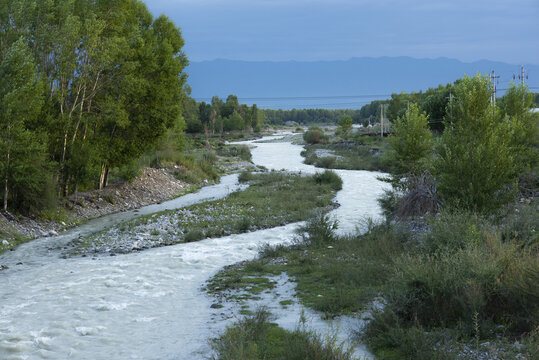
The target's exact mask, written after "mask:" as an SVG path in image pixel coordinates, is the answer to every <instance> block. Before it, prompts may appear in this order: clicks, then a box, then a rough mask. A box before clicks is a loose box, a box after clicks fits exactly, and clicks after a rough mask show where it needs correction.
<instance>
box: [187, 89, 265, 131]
mask: <svg viewBox="0 0 539 360" xmlns="http://www.w3.org/2000/svg"><path fill="white" fill-rule="evenodd" d="M184 117H185V121H186V123H187V129H186V131H187V132H188V133H202V132H205V133H206V134H208V133H211V134H215V133H219V134H222V133H223V132H228V131H244V130H246V131H254V132H260V129H261V127H262V125H263V124H264V112H263V111H262V110H260V109H258V107H257V106H256V104H253V106H247V105H245V104H240V103H239V101H238V97H237V96H235V95H229V96H228V97H227V98H226V101H223V100H222V99H220V98H219V97H218V96H214V97H213V98H212V100H211V103H210V104H207V103H206V102H197V101H196V100H194V99H192V98H188V99H187V101H186V102H185V110H184Z"/></svg>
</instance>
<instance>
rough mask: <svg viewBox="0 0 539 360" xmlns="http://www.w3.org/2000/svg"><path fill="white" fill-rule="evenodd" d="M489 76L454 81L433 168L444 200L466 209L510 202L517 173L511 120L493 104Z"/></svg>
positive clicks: (485, 207)
mask: <svg viewBox="0 0 539 360" xmlns="http://www.w3.org/2000/svg"><path fill="white" fill-rule="evenodd" d="M488 84H489V82H488V79H487V77H484V76H481V75H477V76H475V77H473V78H469V77H465V78H463V79H461V81H460V82H459V83H458V84H457V85H455V87H454V88H453V89H454V92H455V100H454V102H453V110H452V112H451V114H450V116H449V117H448V119H447V122H446V129H445V131H444V134H443V135H442V137H441V141H440V143H439V144H438V149H437V153H438V157H437V160H436V163H435V171H436V175H437V177H438V181H439V185H438V190H439V192H440V193H441V195H442V196H443V198H444V200H445V201H446V202H447V203H449V204H454V205H457V206H459V207H463V208H466V209H473V210H478V211H492V210H494V209H496V208H498V207H499V206H500V205H501V204H504V203H506V202H507V201H508V200H509V199H510V198H511V196H512V190H513V189H514V188H515V183H516V180H517V177H518V173H517V163H516V161H515V153H514V151H513V146H512V144H511V140H512V139H511V136H510V134H511V128H512V125H511V123H510V122H509V121H508V120H507V119H502V120H500V119H499V117H498V116H497V115H498V114H497V111H496V109H494V108H493V107H492V106H491V105H490V102H489V101H490V94H491V90H490V88H489V85H488Z"/></svg>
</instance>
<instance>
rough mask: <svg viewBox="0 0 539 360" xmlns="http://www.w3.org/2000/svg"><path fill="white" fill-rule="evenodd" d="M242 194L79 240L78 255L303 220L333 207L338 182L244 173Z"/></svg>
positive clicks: (330, 178)
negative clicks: (246, 185) (245, 187)
mask: <svg viewBox="0 0 539 360" xmlns="http://www.w3.org/2000/svg"><path fill="white" fill-rule="evenodd" d="M240 181H242V182H245V183H249V184H250V186H249V187H248V188H247V189H246V190H244V191H238V192H235V193H232V194H231V195H229V196H228V197H226V198H224V199H220V200H215V201H209V202H204V203H201V204H196V205H192V206H189V207H186V208H182V209H179V210H174V211H165V212H161V213H157V214H152V215H149V216H142V217H140V218H137V219H134V220H132V221H128V222H125V223H122V224H120V225H118V226H116V227H113V228H111V229H109V230H106V231H104V232H102V233H99V234H97V235H94V236H92V237H89V238H86V239H82V240H80V241H78V242H77V244H76V245H77V249H76V251H75V253H86V252H118V253H124V252H130V251H133V250H137V249H143V248H149V247H155V246H163V245H170V244H176V243H182V242H190V241H196V240H200V239H202V238H207V237H220V236H226V235H230V234H236V233H242V232H247V231H255V230H258V229H264V228H270V227H275V226H280V225H284V224H287V223H291V222H297V221H302V220H305V219H307V218H309V217H310V216H312V214H313V212H314V211H324V210H325V211H327V210H329V209H330V208H332V207H334V206H335V204H334V203H333V202H332V198H333V196H334V194H335V193H334V192H335V190H338V189H339V188H340V186H341V183H340V178H339V177H338V176H336V175H335V174H332V173H326V174H320V175H315V176H308V177H305V176H300V175H296V174H285V173H278V172H271V173H262V174H251V173H243V174H242V175H241V176H240Z"/></svg>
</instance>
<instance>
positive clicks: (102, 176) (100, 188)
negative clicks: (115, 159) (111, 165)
mask: <svg viewBox="0 0 539 360" xmlns="http://www.w3.org/2000/svg"><path fill="white" fill-rule="evenodd" d="M104 184H105V164H101V176H100V177H99V190H103V187H104Z"/></svg>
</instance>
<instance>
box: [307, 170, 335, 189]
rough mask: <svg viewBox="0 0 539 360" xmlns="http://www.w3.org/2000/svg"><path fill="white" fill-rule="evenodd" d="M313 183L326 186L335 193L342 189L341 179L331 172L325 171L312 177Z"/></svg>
mask: <svg viewBox="0 0 539 360" xmlns="http://www.w3.org/2000/svg"><path fill="white" fill-rule="evenodd" d="M314 181H315V182H316V183H317V184H328V185H330V187H331V188H332V189H333V190H335V191H339V190H341V189H342V179H341V177H340V176H339V175H337V173H335V172H334V171H331V170H326V171H324V172H323V173H316V174H315V175H314Z"/></svg>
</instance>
